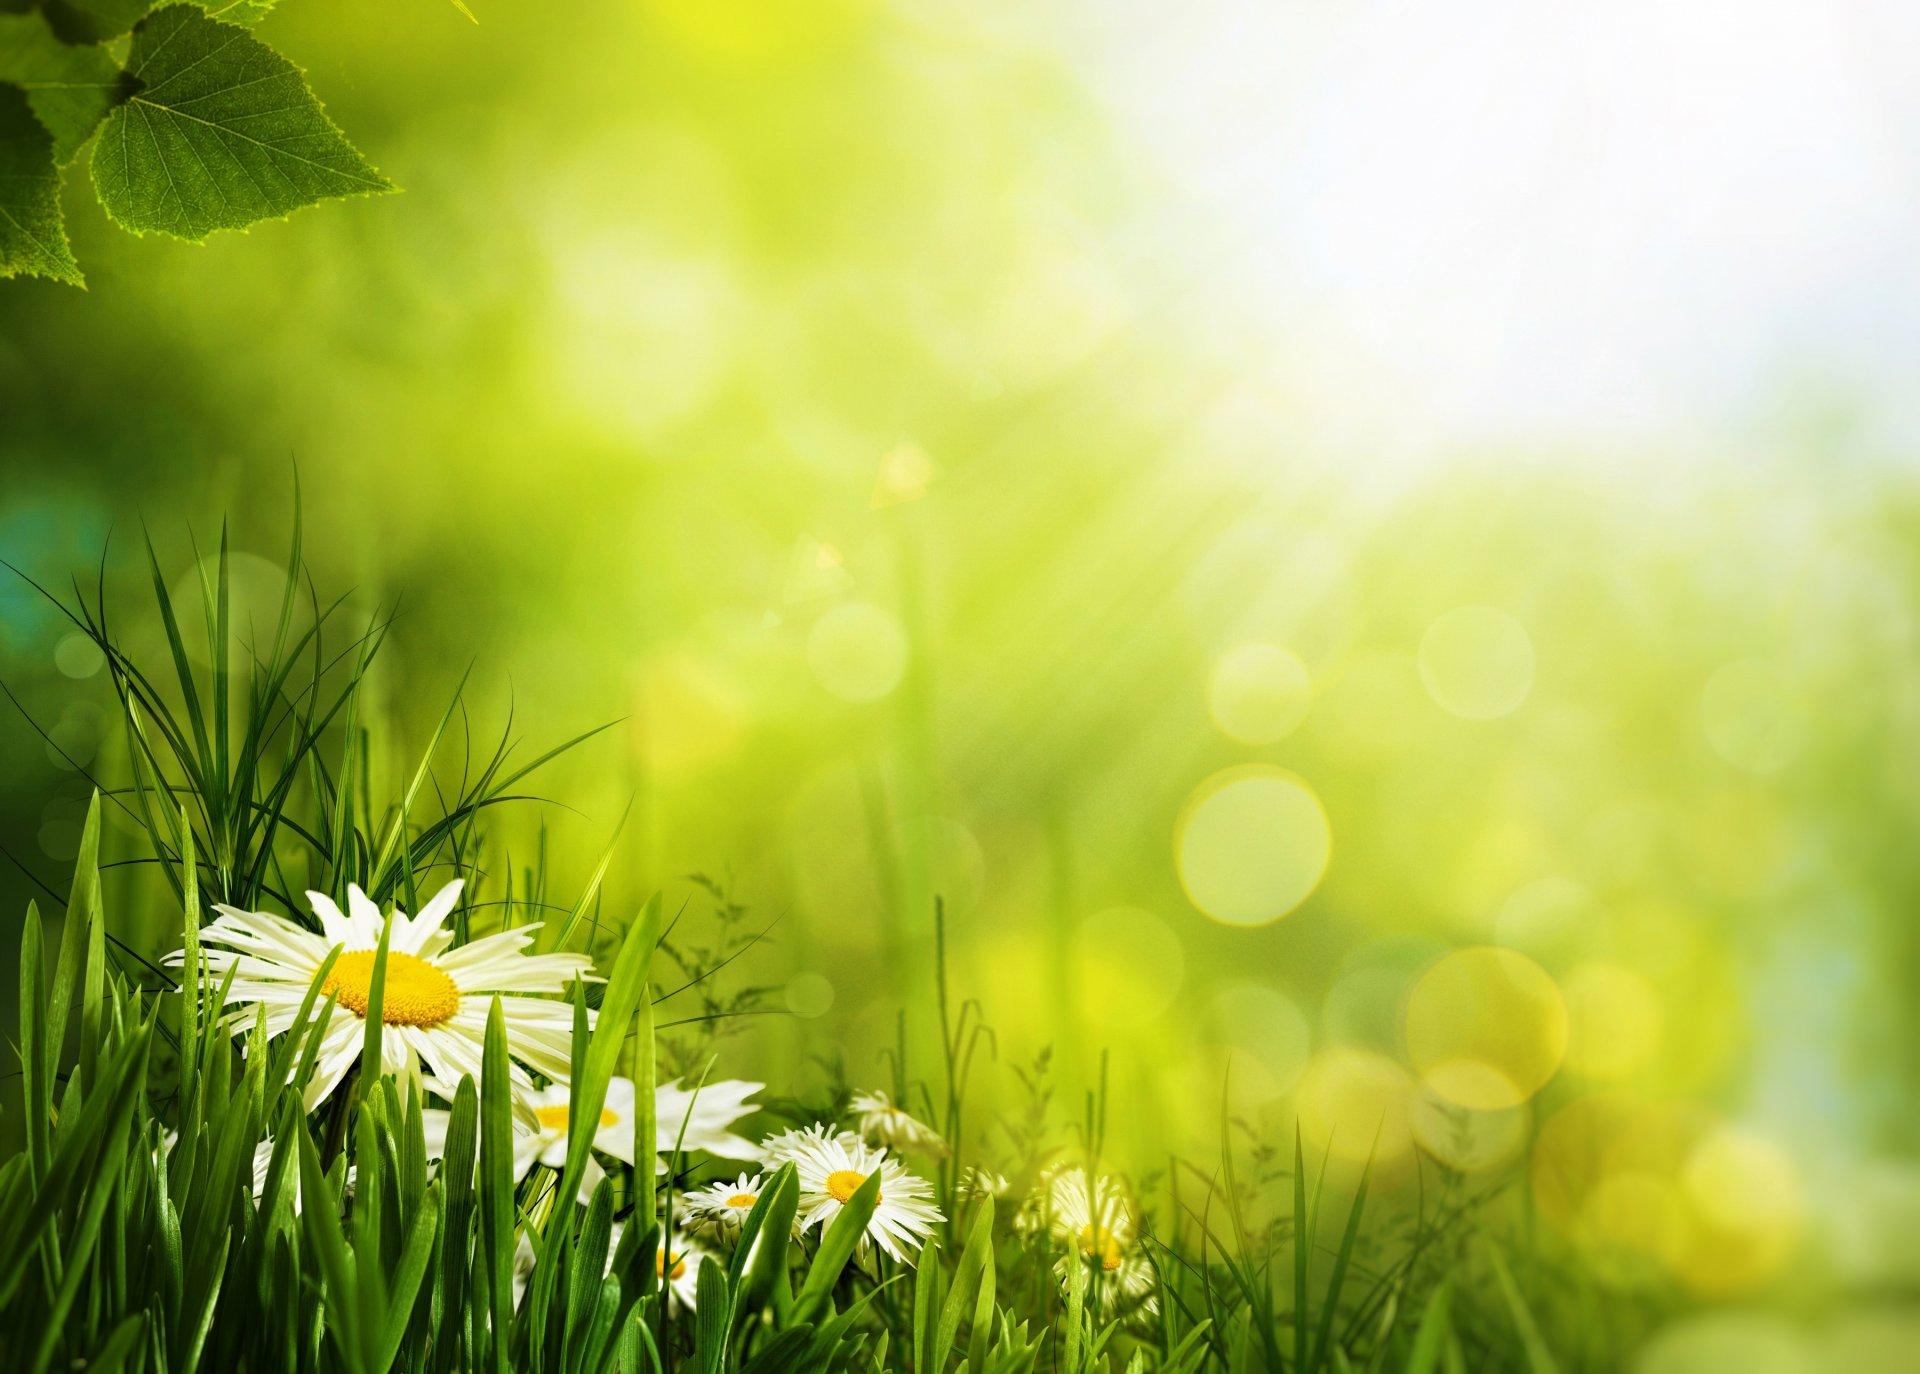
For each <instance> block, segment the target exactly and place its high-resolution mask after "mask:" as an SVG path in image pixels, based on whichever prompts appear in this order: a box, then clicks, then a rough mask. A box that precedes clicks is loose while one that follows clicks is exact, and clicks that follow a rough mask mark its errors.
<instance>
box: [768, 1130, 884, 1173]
mask: <svg viewBox="0 0 1920 1374" xmlns="http://www.w3.org/2000/svg"><path fill="white" fill-rule="evenodd" d="M835 1141H838V1142H839V1143H840V1144H841V1145H842V1146H845V1147H847V1148H852V1147H853V1146H854V1145H857V1144H859V1143H860V1137H859V1136H857V1135H855V1134H854V1133H853V1132H852V1131H842V1130H836V1129H835V1128H834V1127H832V1126H829V1125H828V1124H827V1123H826V1122H824V1121H816V1122H814V1123H813V1124H812V1125H811V1126H789V1127H788V1128H787V1129H786V1130H784V1131H780V1132H777V1133H776V1134H774V1135H770V1136H768V1137H767V1138H766V1139H765V1140H763V1141H761V1142H760V1161H761V1163H763V1164H765V1165H767V1166H768V1167H769V1168H772V1167H777V1166H778V1165H781V1164H785V1163H786V1162H787V1161H788V1160H791V1159H798V1158H799V1157H800V1155H801V1154H802V1152H804V1151H806V1150H810V1149H812V1148H814V1147H815V1146H818V1145H827V1144H831V1143H833V1142H835Z"/></svg>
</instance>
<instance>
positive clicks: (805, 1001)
mask: <svg viewBox="0 0 1920 1374" xmlns="http://www.w3.org/2000/svg"><path fill="white" fill-rule="evenodd" d="M786 994H787V996H786V1000H787V1010H788V1011H790V1012H792V1013H793V1014H794V1015H795V1016H798V1017H801V1018H803V1019H806V1020H811V1019H812V1018H814V1017H816V1016H824V1015H826V1014H827V1011H828V1009H829V1008H831V1007H832V1006H833V995H834V994H833V984H832V983H831V982H829V981H828V980H827V978H826V977H825V976H824V975H822V974H818V973H796V974H794V975H793V977H791V978H789V979H788V980H787V988H786Z"/></svg>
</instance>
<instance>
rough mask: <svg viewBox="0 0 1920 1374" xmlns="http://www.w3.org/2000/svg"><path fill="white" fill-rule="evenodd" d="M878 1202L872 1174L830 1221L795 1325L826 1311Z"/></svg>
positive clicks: (796, 1310) (877, 1180) (804, 1288)
mask: <svg viewBox="0 0 1920 1374" xmlns="http://www.w3.org/2000/svg"><path fill="white" fill-rule="evenodd" d="M879 1201H880V1174H879V1171H878V1170H875V1171H874V1172H873V1173H871V1174H869V1175H867V1180H866V1182H864V1183H862V1184H861V1185H860V1186H859V1187H858V1188H856V1189H854V1190H853V1196H852V1197H850V1198H848V1199H847V1201H846V1205H845V1206H843V1207H842V1208H841V1209H840V1215H839V1216H837V1217H835V1218H834V1219H833V1222H832V1224H831V1225H829V1226H828V1227H827V1231H826V1234H825V1235H823V1236H822V1237H821V1238H820V1248H819V1249H818V1250H816V1251H814V1254H813V1264H812V1266H811V1267H809V1268H808V1270H807V1281H806V1282H805V1283H804V1284H802V1285H801V1287H800V1298H799V1301H797V1302H796V1303H795V1304H794V1308H793V1319H794V1320H795V1321H796V1322H810V1321H813V1320H815V1319H816V1318H818V1317H819V1316H820V1315H821V1314H822V1313H824V1312H825V1311H826V1310H827V1307H828V1304H829V1302H830V1300H831V1299H832V1296H833V1286H834V1285H835V1284H836V1283H838V1282H839V1281H840V1275H841V1273H842V1272H843V1271H844V1270H845V1269H846V1267H847V1261H849V1260H851V1259H852V1258H853V1252H854V1250H855V1248H856V1247H857V1246H858V1245H859V1244H860V1241H861V1238H862V1237H863V1236H865V1235H866V1232H867V1223H868V1222H869V1221H871V1220H873V1209H874V1207H875V1206H877V1205H878V1204H879ZM1076 1267H1077V1266H1076Z"/></svg>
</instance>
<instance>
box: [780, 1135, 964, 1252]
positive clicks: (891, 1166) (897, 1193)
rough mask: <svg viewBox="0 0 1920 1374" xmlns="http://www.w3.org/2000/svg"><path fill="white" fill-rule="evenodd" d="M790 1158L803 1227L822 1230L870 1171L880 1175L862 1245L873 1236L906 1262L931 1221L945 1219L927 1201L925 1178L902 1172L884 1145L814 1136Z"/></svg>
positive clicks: (928, 1187)
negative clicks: (795, 1175)
mask: <svg viewBox="0 0 1920 1374" xmlns="http://www.w3.org/2000/svg"><path fill="white" fill-rule="evenodd" d="M793 1164H794V1169H795V1172H796V1173H798V1175H799V1182H800V1211H799V1216H800V1226H801V1229H803V1230H804V1229H806V1228H808V1227H811V1226H814V1225H815V1224H818V1225H819V1226H820V1227H821V1229H822V1230H825V1229H826V1228H827V1227H829V1226H831V1225H832V1224H833V1219H834V1218H835V1217H837V1216H839V1215H840V1209H841V1208H843V1207H844V1206H846V1204H847V1202H848V1201H849V1200H850V1199H851V1198H852V1197H853V1195H854V1193H856V1192H857V1191H859V1188H860V1185H861V1184H863V1183H865V1182H866V1181H867V1179H868V1178H869V1177H871V1176H872V1175H874V1174H876V1173H877V1174H879V1175H880V1196H879V1197H878V1198H877V1199H876V1200H875V1202H874V1207H873V1218H872V1219H871V1220H870V1221H869V1222H868V1223H867V1234H866V1236H865V1237H864V1238H863V1239H862V1244H861V1248H862V1249H865V1243H866V1241H868V1240H872V1241H877V1242H879V1245H880V1248H881V1249H883V1250H885V1251H886V1252H887V1253H888V1254H889V1255H892V1256H893V1257H894V1258H895V1259H897V1260H899V1261H900V1262H901V1263H903V1264H912V1263H913V1253H914V1252H915V1251H917V1250H918V1249H919V1248H920V1244H921V1242H922V1241H924V1240H925V1239H926V1238H927V1235H928V1234H929V1233H930V1232H931V1231H932V1230H933V1228H934V1226H935V1224H936V1223H938V1222H941V1221H944V1220H945V1217H944V1216H942V1215H941V1212H940V1209H939V1208H937V1207H935V1206H934V1205H933V1185H932V1184H931V1183H929V1182H927V1181H926V1180H925V1179H924V1178H921V1177H920V1176H919V1175H917V1174H910V1173H908V1172H907V1171H906V1170H905V1169H903V1168H901V1167H900V1165H899V1163H898V1161H896V1160H891V1159H888V1158H887V1152H886V1151H885V1150H876V1149H874V1148H872V1147H871V1146H869V1145H868V1144H867V1143H866V1142H865V1141H863V1140H857V1139H856V1140H854V1141H852V1142H848V1141H847V1140H845V1139H834V1140H822V1141H818V1142H816V1143H814V1144H812V1145H809V1146H807V1147H806V1148H805V1149H803V1150H802V1151H801V1152H800V1153H799V1154H797V1155H795V1156H794V1159H793Z"/></svg>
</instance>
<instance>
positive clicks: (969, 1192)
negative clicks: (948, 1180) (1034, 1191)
mask: <svg viewBox="0 0 1920 1374" xmlns="http://www.w3.org/2000/svg"><path fill="white" fill-rule="evenodd" d="M957 1187H958V1189H959V1193H960V1196H961V1197H963V1198H968V1199H971V1200H973V1201H978V1200H979V1199H981V1198H985V1197H990V1198H996V1199H997V1198H1003V1197H1005V1196H1006V1195H1007V1194H1008V1193H1010V1192H1012V1191H1013V1184H1012V1183H1010V1182H1008V1180H1007V1176H1006V1175H1005V1174H996V1173H995V1172H993V1170H991V1169H983V1168H981V1167H980V1166H979V1165H978V1164H969V1165H968V1166H967V1168H966V1172H964V1173H963V1174H961V1175H960V1182H959V1184H958V1185H957Z"/></svg>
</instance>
